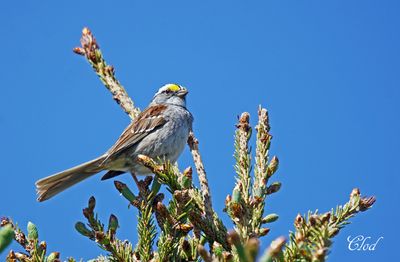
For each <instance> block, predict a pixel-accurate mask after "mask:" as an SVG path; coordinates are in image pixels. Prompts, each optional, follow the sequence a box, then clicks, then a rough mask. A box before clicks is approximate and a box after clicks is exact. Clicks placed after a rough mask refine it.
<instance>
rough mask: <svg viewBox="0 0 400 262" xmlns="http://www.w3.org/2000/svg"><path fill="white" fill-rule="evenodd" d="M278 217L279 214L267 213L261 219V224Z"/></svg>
mask: <svg viewBox="0 0 400 262" xmlns="http://www.w3.org/2000/svg"><path fill="white" fill-rule="evenodd" d="M278 218H279V216H278V215H277V214H269V215H266V216H265V217H264V218H263V219H262V223H263V224H267V223H272V222H275V221H276V220H278Z"/></svg>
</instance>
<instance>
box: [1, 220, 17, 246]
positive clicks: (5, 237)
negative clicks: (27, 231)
mask: <svg viewBox="0 0 400 262" xmlns="http://www.w3.org/2000/svg"><path fill="white" fill-rule="evenodd" d="M13 238H14V229H13V228H12V226H11V225H10V224H7V225H5V226H4V227H2V228H1V229H0V253H1V252H2V251H3V250H4V249H6V247H7V246H8V245H9V244H11V242H12V240H13Z"/></svg>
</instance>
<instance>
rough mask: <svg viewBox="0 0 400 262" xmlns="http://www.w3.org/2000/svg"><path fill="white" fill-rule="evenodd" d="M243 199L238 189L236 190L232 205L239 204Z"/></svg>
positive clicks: (233, 194)
mask: <svg viewBox="0 0 400 262" xmlns="http://www.w3.org/2000/svg"><path fill="white" fill-rule="evenodd" d="M241 199H242V195H241V193H240V191H239V189H238V188H235V189H234V190H233V193H232V203H239V202H240V200H241Z"/></svg>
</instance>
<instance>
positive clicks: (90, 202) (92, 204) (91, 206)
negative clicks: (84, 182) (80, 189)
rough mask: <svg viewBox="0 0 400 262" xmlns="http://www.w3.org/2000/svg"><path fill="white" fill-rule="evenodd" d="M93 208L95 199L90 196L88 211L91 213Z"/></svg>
mask: <svg viewBox="0 0 400 262" xmlns="http://www.w3.org/2000/svg"><path fill="white" fill-rule="evenodd" d="M95 207H96V199H95V198H94V196H91V197H90V198H89V203H88V209H89V211H91V212H92V213H93V211H94V208H95Z"/></svg>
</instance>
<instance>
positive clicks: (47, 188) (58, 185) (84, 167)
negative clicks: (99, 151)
mask: <svg viewBox="0 0 400 262" xmlns="http://www.w3.org/2000/svg"><path fill="white" fill-rule="evenodd" d="M105 158H106V156H104V155H103V156H100V157H98V158H96V159H93V160H91V161H89V162H86V163H83V164H80V165H78V166H76V167H73V168H70V169H67V170H64V171H62V172H60V173H57V174H54V175H52V176H48V177H45V178H42V179H40V180H38V181H36V191H37V194H38V198H37V200H38V201H39V202H42V201H45V200H47V199H49V198H51V197H53V196H55V195H57V194H58V193H60V192H62V191H64V190H65V189H67V188H69V187H71V186H73V185H75V184H77V183H79V182H81V181H82V180H84V179H86V178H88V177H91V176H92V175H94V174H96V173H98V172H100V171H102V170H103V169H104V167H103V165H102V163H103V161H104V159H105Z"/></svg>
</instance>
